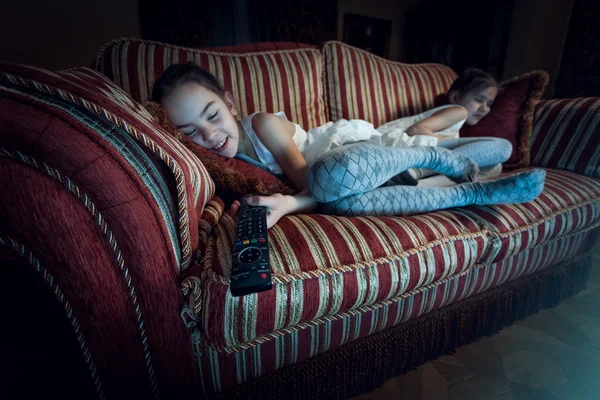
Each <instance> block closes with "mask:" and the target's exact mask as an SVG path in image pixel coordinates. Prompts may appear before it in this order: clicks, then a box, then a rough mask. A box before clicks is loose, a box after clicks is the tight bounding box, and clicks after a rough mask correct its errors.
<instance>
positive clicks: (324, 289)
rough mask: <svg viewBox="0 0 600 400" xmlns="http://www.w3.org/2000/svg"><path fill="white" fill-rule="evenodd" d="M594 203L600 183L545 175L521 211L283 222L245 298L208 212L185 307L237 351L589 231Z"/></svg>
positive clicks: (227, 236)
mask: <svg viewBox="0 0 600 400" xmlns="http://www.w3.org/2000/svg"><path fill="white" fill-rule="evenodd" d="M565 181H566V182H565ZM599 201H600V181H598V180H595V179H592V178H585V177H581V176H579V175H574V174H570V173H567V172H562V171H553V170H549V171H548V183H547V184H546V187H545V190H544V192H543V194H542V196H540V198H539V199H537V200H535V201H534V202H531V203H528V204H522V205H502V206H492V207H465V208H459V209H452V210H445V211H438V212H434V213H428V214H423V215H417V216H412V217H360V218H344V217H333V216H326V215H293V216H287V217H284V218H283V219H281V220H280V222H279V223H278V224H277V225H276V226H275V227H273V228H272V229H271V230H270V231H269V241H270V258H271V265H272V270H273V289H272V290H270V291H267V292H263V293H258V294H253V295H248V296H245V297H232V296H231V294H230V292H229V276H230V268H231V247H232V240H233V231H234V220H233V219H232V218H231V217H230V216H229V215H226V214H225V215H221V214H220V213H219V212H215V211H213V212H212V215H217V217H216V218H215V222H216V225H215V226H214V229H212V230H211V232H210V234H209V235H208V237H207V241H206V246H205V253H204V254H203V257H202V259H201V260H200V262H199V265H196V266H194V267H192V268H191V269H190V271H189V272H190V273H189V274H188V278H187V279H186V280H185V281H184V282H188V284H189V282H191V281H193V280H196V284H197V286H198V287H199V288H201V289H198V290H196V296H197V298H196V300H193V301H192V306H193V307H192V308H194V307H195V308H196V309H197V318H198V323H199V324H200V326H201V327H202V330H203V332H204V334H205V335H206V338H207V339H208V341H209V342H210V343H211V345H212V346H215V348H220V349H232V348H236V347H240V346H242V347H243V346H245V344H247V343H249V342H250V341H253V340H258V341H260V340H263V339H260V338H266V337H268V336H269V335H273V334H276V333H274V332H280V331H282V330H286V329H291V328H292V327H294V326H299V325H301V324H310V322H311V321H316V320H318V319H327V318H333V316H336V315H343V314H344V313H348V312H353V310H358V309H362V308H364V307H370V306H374V305H377V304H382V303H385V302H389V301H391V299H396V298H398V297H399V296H403V295H408V294H409V293H411V292H415V291H418V290H422V289H424V288H427V287H430V286H431V285H437V284H439V283H440V282H441V281H444V280H446V279H449V278H451V277H453V276H460V275H461V274H464V273H466V272H467V271H469V270H471V269H473V268H475V267H480V266H482V265H489V264H493V263H498V262H502V260H504V259H508V258H510V257H512V256H514V255H516V254H517V253H520V252H523V251H525V250H527V249H530V248H533V247H537V246H538V245H541V244H544V243H547V242H551V241H552V240H553V239H557V240H558V239H561V238H562V237H565V236H569V235H571V234H578V233H580V232H585V231H587V230H590V229H592V228H593V227H594V226H597V224H598V205H599ZM517 269H518V268H515V270H511V271H512V272H511V273H517V272H518V273H519V274H521V273H522V272H523V271H520V272H519V271H517Z"/></svg>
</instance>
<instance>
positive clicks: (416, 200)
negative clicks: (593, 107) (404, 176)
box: [322, 169, 546, 216]
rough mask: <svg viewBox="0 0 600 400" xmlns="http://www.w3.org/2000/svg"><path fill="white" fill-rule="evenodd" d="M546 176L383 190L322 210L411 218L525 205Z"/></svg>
mask: <svg viewBox="0 0 600 400" xmlns="http://www.w3.org/2000/svg"><path fill="white" fill-rule="evenodd" d="M545 176H546V172H545V171H544V170H542V169H536V170H529V171H526V172H522V173H519V174H516V175H512V176H509V177H506V178H502V179H496V180H493V181H486V182H472V183H463V184H460V185H455V186H451V187H442V188H427V187H414V186H390V187H382V188H378V189H375V190H372V191H370V192H368V193H361V194H356V195H351V196H347V197H344V198H341V199H337V200H335V201H333V202H329V203H325V204H322V210H323V211H324V212H325V213H327V214H333V215H345V216H361V215H412V214H418V213H423V212H429V211H436V210H443V209H446V208H452V207H462V206H467V205H472V204H476V205H485V204H511V203H525V202H528V201H531V200H533V199H535V198H536V197H537V196H539V194H540V193H541V191H542V189H543V188H544V178H545Z"/></svg>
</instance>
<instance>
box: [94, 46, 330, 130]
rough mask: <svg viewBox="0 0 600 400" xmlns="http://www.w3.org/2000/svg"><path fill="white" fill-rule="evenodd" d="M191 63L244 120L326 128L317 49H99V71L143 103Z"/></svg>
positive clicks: (166, 47)
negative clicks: (264, 117) (265, 116)
mask: <svg viewBox="0 0 600 400" xmlns="http://www.w3.org/2000/svg"><path fill="white" fill-rule="evenodd" d="M188 61H193V62H195V63H197V64H199V65H200V66H202V67H203V68H205V69H207V70H208V71H210V72H211V73H213V74H214V75H215V76H216V77H217V78H218V79H219V80H220V81H221V82H222V83H223V85H224V87H225V90H228V91H230V92H231V93H232V94H233V96H234V98H235V100H236V106H237V107H238V109H239V110H240V112H241V114H242V115H243V116H245V115H249V114H252V113H254V112H258V111H262V112H271V113H272V112H278V111H283V112H285V115H286V116H287V118H288V119H289V120H290V121H293V122H296V123H298V124H300V125H301V126H302V127H303V128H305V129H311V128H314V127H317V126H319V125H322V124H324V123H325V122H327V119H326V116H325V106H324V102H323V89H322V88H323V84H322V76H323V73H322V57H321V53H320V52H319V50H317V49H310V48H304V49H294V50H277V51H264V52H263V51H261V52H256V53H240V54H236V53H221V52H215V51H207V50H198V49H191V48H185V47H178V46H173V45H168V44H164V43H159V42H152V41H146V40H140V39H127V38H123V39H117V40H114V41H112V42H109V43H107V44H106V45H104V46H103V47H102V48H101V49H100V51H99V53H98V56H97V57H96V61H95V69H96V70H98V71H100V72H102V73H103V74H104V75H106V76H108V77H109V78H110V79H112V80H113V81H114V82H115V83H116V84H117V85H118V86H120V87H121V88H123V89H124V90H125V91H126V92H127V93H129V94H130V95H131V96H132V97H133V98H134V99H135V100H137V101H138V102H140V103H144V102H146V101H148V100H150V96H151V91H152V85H153V84H154V81H155V80H156V79H158V77H159V76H160V75H161V74H162V73H163V72H164V70H165V69H166V68H167V67H168V66H169V65H171V64H177V63H186V62H188Z"/></svg>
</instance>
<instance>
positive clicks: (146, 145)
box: [0, 63, 214, 398]
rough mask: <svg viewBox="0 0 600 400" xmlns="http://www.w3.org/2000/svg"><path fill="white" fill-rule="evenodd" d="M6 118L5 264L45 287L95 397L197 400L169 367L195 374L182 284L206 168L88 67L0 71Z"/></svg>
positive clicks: (1, 159) (0, 146)
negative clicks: (17, 263) (184, 398)
mask: <svg viewBox="0 0 600 400" xmlns="http://www.w3.org/2000/svg"><path fill="white" fill-rule="evenodd" d="M0 108H2V110H3V112H2V114H1V115H0V187H2V195H1V196H0V221H1V223H0V248H1V250H0V261H5V260H6V259H7V257H8V259H13V258H16V259H19V260H22V261H23V262H24V263H25V264H26V265H29V266H30V267H31V268H32V270H34V271H36V272H37V273H38V274H39V277H40V279H43V280H44V281H45V283H46V284H47V285H48V286H49V287H50V289H51V290H52V293H53V295H54V297H55V299H56V300H58V301H59V302H60V304H61V306H62V308H63V309H64V311H65V315H66V316H67V317H68V319H69V323H70V325H71V328H72V334H73V335H74V336H76V338H77V341H78V347H79V348H80V349H81V351H82V353H83V357H84V360H85V365H87V367H88V368H89V373H90V378H91V382H92V383H93V385H94V391H95V393H96V395H97V396H98V397H99V398H104V396H106V397H107V398H119V397H121V396H124V397H134V398H140V397H142V398H147V397H152V396H153V395H154V394H158V392H159V390H160V391H161V392H162V394H163V395H164V396H165V397H167V398H173V397H177V396H179V394H178V393H180V392H182V391H186V390H188V391H189V390H190V388H192V387H194V386H195V385H197V383H198V380H197V379H195V378H194V377H191V378H187V379H183V378H181V377H179V375H180V373H179V372H178V370H177V369H173V368H172V367H171V366H170V365H169V364H170V362H171V361H172V360H173V359H176V360H178V365H179V367H178V368H181V369H183V370H193V369H194V364H193V356H192V354H190V352H189V345H186V344H187V343H189V341H190V333H189V332H188V330H187V329H185V326H183V325H182V324H181V318H180V315H179V312H180V309H181V307H182V305H183V303H182V299H181V291H180V287H179V282H180V276H181V274H182V273H184V271H185V270H186V269H188V268H189V266H190V264H191V262H192V261H193V259H194V258H195V255H196V253H197V251H198V223H197V221H198V217H199V214H201V213H202V212H203V210H204V206H205V204H206V203H207V201H208V200H209V199H210V198H211V197H212V194H213V192H214V185H213V183H212V180H211V179H210V177H209V176H208V174H207V172H206V170H205V168H204V166H203V165H202V164H201V163H200V162H199V161H198V159H197V158H196V157H195V156H194V155H193V154H192V153H191V152H190V151H189V150H188V149H187V148H185V147H184V146H183V145H182V144H181V143H179V142H178V141H176V140H174V139H173V138H172V137H171V136H170V135H168V134H165V133H164V132H163V131H162V128H161V127H160V126H159V125H158V124H156V123H155V122H154V120H153V119H152V117H151V116H150V115H149V114H148V113H147V112H146V111H145V109H144V108H143V107H141V106H140V105H139V104H137V103H136V102H135V101H133V100H132V99H131V98H130V97H129V95H128V94H126V93H125V92H123V91H122V90H121V89H120V88H118V87H117V86H115V85H114V84H113V83H112V82H111V81H110V80H108V79H107V78H106V77H104V76H102V75H101V74H99V73H98V72H96V71H93V70H90V69H87V68H80V69H73V70H68V71H63V72H58V73H54V72H49V71H44V70H41V69H38V68H34V67H25V66H20V65H15V64H9V63H0ZM4 110H9V111H10V112H4ZM17 284H22V285H23V287H27V286H28V284H27V283H25V282H22V283H21V282H18V283H17ZM27 295H29V294H27ZM157 298H160V299H161V301H156V299H157ZM24 312H29V311H26V310H25V311H24ZM163 326H170V328H169V329H168V330H165V329H163V328H162V327H163ZM44 329H45V328H44V327H42V328H41V331H40V332H41V333H43V330H44ZM116 343H118V345H114V344H116ZM167 343H168V345H166V344H167ZM34 357H39V355H37V356H35V355H34ZM36 359H37V358H36ZM115 360H119V361H117V362H116V363H115V364H113V363H114V362H115ZM177 380H179V381H180V382H179V383H180V385H175V386H172V387H161V388H160V389H159V386H158V383H157V382H159V381H172V382H175V381H177Z"/></svg>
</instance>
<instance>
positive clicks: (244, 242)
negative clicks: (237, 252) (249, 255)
mask: <svg viewBox="0 0 600 400" xmlns="http://www.w3.org/2000/svg"><path fill="white" fill-rule="evenodd" d="M242 243H243V244H248V243H250V241H249V240H244V241H243V242H242Z"/></svg>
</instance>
